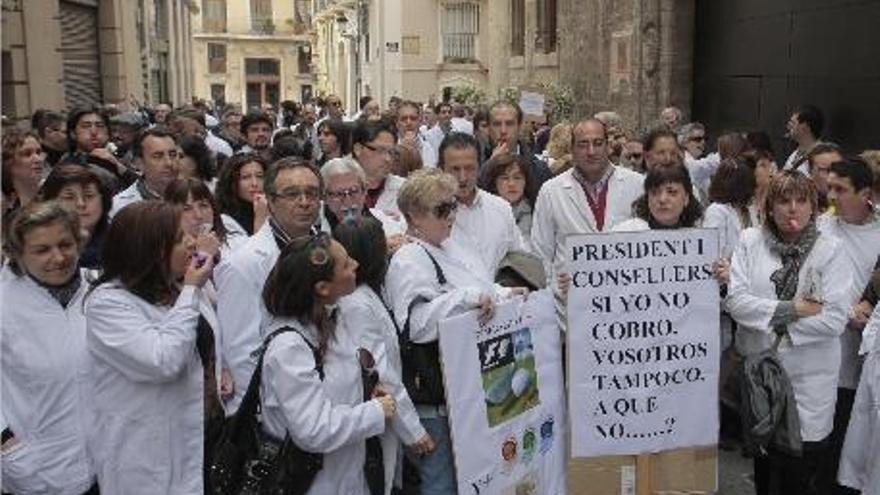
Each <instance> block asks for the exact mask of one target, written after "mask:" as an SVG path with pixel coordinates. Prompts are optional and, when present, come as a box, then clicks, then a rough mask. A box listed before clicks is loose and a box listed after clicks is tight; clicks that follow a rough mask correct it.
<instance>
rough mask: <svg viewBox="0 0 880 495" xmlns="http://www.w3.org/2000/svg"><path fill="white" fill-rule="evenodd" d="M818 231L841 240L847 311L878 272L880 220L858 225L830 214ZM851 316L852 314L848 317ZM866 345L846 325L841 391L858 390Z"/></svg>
mask: <svg viewBox="0 0 880 495" xmlns="http://www.w3.org/2000/svg"><path fill="white" fill-rule="evenodd" d="M816 225H817V227H818V228H819V230H820V231H821V232H823V233H826V234H828V235H833V236H835V237H837V238H838V239H840V248H841V249H840V253H839V255H840V256H842V257H843V258H844V259H845V260H846V263H847V269H848V270H849V271H850V274H851V275H850V276H851V278H850V280H849V283H848V287H847V289H849V292H848V299H847V304H848V306H847V310H849V308H851V307H852V306H853V305H855V304H856V303H858V302H859V300H861V298H862V292H863V291H864V290H865V286H867V285H868V282H869V280H870V278H871V274H872V273H873V272H874V265H875V264H876V263H877V257H878V256H880V217H878V216H877V215H874V216H872V218H871V220H870V221H869V222H867V223H864V224H861V225H856V224H851V223H847V222H845V221H844V220H843V218H842V217H840V216H838V215H834V214H831V213H826V214H824V215H822V216H820V217H819V219H818V221H817V222H816ZM848 314H849V313H848ZM861 343H862V330H861V329H860V330H854V329H852V328H850V327H849V325H846V327H845V328H844V331H843V334H842V335H841V336H840V378H839V380H840V382H839V383H838V386H839V387H840V388H846V389H850V390H856V389H857V388H858V386H859V375H860V374H861V370H862V358H861V357H859V347H860V346H861Z"/></svg>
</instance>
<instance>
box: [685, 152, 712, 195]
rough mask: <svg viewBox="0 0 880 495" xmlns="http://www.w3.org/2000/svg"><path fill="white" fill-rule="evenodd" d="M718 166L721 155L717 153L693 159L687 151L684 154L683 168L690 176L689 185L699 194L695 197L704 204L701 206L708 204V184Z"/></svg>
mask: <svg viewBox="0 0 880 495" xmlns="http://www.w3.org/2000/svg"><path fill="white" fill-rule="evenodd" d="M720 165H721V155H719V154H718V153H717V152H715V153H710V154H709V155H707V156H704V157H702V158H694V157H693V156H691V154H690V153H688V152H687V151H685V152H684V166H685V168H687V171H688V173H689V174H690V176H691V183H692V184H693V185H694V188H695V189H696V190H697V191H698V192H699V195H698V196H697V197H698V198H700V200H701V201H703V202H704V203H703V204H705V203H707V202H708V198H709V184H710V183H711V182H712V177H713V176H714V175H715V172H717V171H718V167H719V166H720Z"/></svg>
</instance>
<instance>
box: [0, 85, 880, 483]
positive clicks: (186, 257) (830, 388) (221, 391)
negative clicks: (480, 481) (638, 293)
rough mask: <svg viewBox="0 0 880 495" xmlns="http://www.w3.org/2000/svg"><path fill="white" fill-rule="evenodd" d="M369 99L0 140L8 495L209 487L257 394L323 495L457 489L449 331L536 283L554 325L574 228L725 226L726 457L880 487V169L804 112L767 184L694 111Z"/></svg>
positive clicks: (769, 153) (768, 150)
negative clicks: (543, 114) (552, 111)
mask: <svg viewBox="0 0 880 495" xmlns="http://www.w3.org/2000/svg"><path fill="white" fill-rule="evenodd" d="M359 103H360V105H359V108H360V111H359V112H358V113H357V114H355V115H351V116H349V115H345V114H344V111H343V105H342V101H341V99H340V98H339V97H337V96H335V95H330V96H328V97H326V98H322V99H320V100H315V101H309V102H306V103H304V104H299V103H296V102H291V101H285V102H283V103H282V104H281V105H280V107H279V108H277V109H276V108H272V107H271V106H268V107H263V108H254V109H250V110H248V111H246V112H244V113H243V112H242V111H241V110H240V109H239V108H236V107H235V106H234V105H229V106H222V107H220V106H218V107H217V108H212V107H211V106H209V105H208V104H207V103H205V102H201V101H196V102H194V103H193V104H190V105H183V106H180V107H178V108H172V107H171V106H170V105H167V104H159V105H156V106H155V107H152V108H135V109H120V108H118V107H117V106H114V105H105V106H103V107H91V108H79V109H74V110H72V111H70V112H69V113H67V114H66V115H65V114H63V113H60V112H56V111H52V110H40V111H37V112H35V113H34V115H33V118H32V122H31V129H29V130H23V129H19V128H14V127H7V128H4V130H3V139H2V193H3V195H2V199H3V203H2V211H3V230H2V235H3V252H2V255H3V270H2V274H0V290H2V298H3V311H2V326H0V332H2V364H0V366H2V377H0V381H2V404H0V409H2V410H0V413H2V415H0V420H2V421H0V427H2V429H3V437H2V491H3V492H4V493H12V494H38V493H52V494H72V495H79V494H97V493H99V492H100V493H104V494H139V493H143V494H150V495H154V494H160V493H169V494H170V493H174V494H202V493H217V491H216V490H217V487H216V486H212V484H213V483H214V481H215V480H216V477H215V475H216V470H217V469H219V468H218V464H217V463H218V462H219V461H218V460H217V458H216V457H215V451H216V448H217V445H218V444H219V443H220V441H221V439H222V438H223V437H224V434H225V432H226V430H227V426H228V425H229V424H230V419H231V418H236V417H237V415H240V414H244V413H243V412H242V411H244V410H245V409H248V410H250V409H251V408H250V407H248V408H245V407H244V405H243V404H250V402H249V401H254V400H257V401H258V404H259V410H260V418H259V419H260V425H261V431H260V434H259V438H260V449H261V450H260V451H261V452H263V451H264V450H268V451H273V452H275V451H280V450H283V449H284V448H285V447H284V445H286V442H292V444H293V445H295V446H296V447H297V448H298V449H300V450H301V451H303V452H307V453H311V454H317V455H319V456H320V457H319V458H318V459H319V463H320V464H319V466H318V469H317V472H316V473H313V474H314V477H313V478H310V479H309V483H308V487H307V488H306V489H307V491H306V492H305V493H309V494H315V495H320V494H340V493H345V494H364V495H366V494H370V495H382V494H390V493H421V494H425V495H434V494H436V495H441V494H442V495H446V494H453V493H456V487H457V484H456V481H455V467H454V461H453V446H454V447H455V448H467V442H468V439H460V438H459V439H454V440H453V439H452V438H451V437H450V433H449V422H448V411H447V408H446V396H447V394H448V393H454V391H448V390H445V389H444V384H443V376H442V371H441V366H440V361H439V351H438V344H437V341H438V323H439V322H440V321H442V320H444V319H446V318H448V317H451V316H455V315H458V314H462V313H464V312H468V311H472V310H477V311H478V312H479V317H480V319H481V320H482V321H488V320H489V319H491V318H492V316H493V314H494V310H495V307H496V305H498V304H499V303H501V302H503V301H505V300H508V299H510V298H514V297H520V296H524V295H525V296H527V294H528V293H529V292H530V291H535V290H542V289H546V290H550V291H552V292H553V293H554V294H555V296H556V297H555V305H556V310H557V314H558V322H559V328H560V331H565V329H566V328H565V327H566V317H565V315H566V309H565V306H566V293H567V288H568V286H569V284H570V277H569V276H568V275H567V273H566V264H565V259H566V254H565V251H564V250H565V243H566V237H567V236H569V235H572V234H584V233H602V232H620V231H646V230H654V229H680V228H682V229H684V228H692V227H704V228H714V229H717V230H718V232H719V236H720V237H719V239H720V245H721V252H720V256H719V259H718V261H717V262H716V263H715V264H714V265H713V272H714V275H715V277H716V279H717V281H718V286H719V291H720V294H721V299H722V303H721V322H720V325H719V326H720V336H719V338H720V339H721V342H722V349H723V350H724V352H723V354H722V356H721V357H720V359H721V369H722V373H721V378H722V379H721V383H719V401H720V402H721V408H722V426H721V432H720V437H719V442H720V443H721V444H722V446H727V445H731V444H733V445H737V442H740V441H741V442H742V444H743V445H744V446H745V447H749V448H748V449H747V454H748V455H750V456H752V457H753V458H754V482H755V489H756V493H757V494H759V495H765V494H818V495H824V494H830V493H843V494H849V493H858V492H859V490H861V491H862V492H863V493H866V494H867V493H875V494H877V493H880V337H877V334H878V333H880V310H878V311H877V312H875V307H876V305H877V300H878V296H877V294H878V293H880V210H878V209H876V208H875V200H876V199H877V198H880V151H870V150H868V151H863V152H861V153H860V155H857V154H855V153H853V152H852V151H855V150H845V149H843V148H842V147H840V146H838V145H837V144H834V143H833V142H831V141H829V140H827V139H825V138H824V135H823V127H824V125H823V124H824V117H823V114H822V112H821V111H820V110H819V109H818V108H815V107H813V106H809V105H806V106H803V107H801V108H798V109H796V110H794V111H793V112H792V114H791V115H790V120H789V121H788V125H787V129H788V132H787V137H788V138H789V139H790V140H791V141H793V143H794V144H795V145H796V147H795V150H794V151H793V152H792V153H791V155H790V156H788V158H787V159H786V160H785V161H782V160H779V161H780V162H781V163H782V165H781V166H777V160H776V158H775V157H776V156H777V155H776V153H777V151H776V150H774V149H773V148H772V145H771V139H770V137H769V136H768V134H767V133H766V132H762V131H760V130H735V131H726V132H723V133H720V134H719V135H717V136H715V139H714V140H710V136H709V134H708V129H707V128H706V126H704V125H703V124H701V123H699V122H684V121H683V113H682V112H681V111H680V110H679V109H677V108H675V107H669V108H666V109H664V110H663V112H662V113H661V114H660V115H659V116H658V119H657V122H655V123H653V124H651V125H650V126H648V127H647V128H646V129H638V130H637V129H634V128H633V127H632V123H629V122H626V121H625V119H623V118H622V117H621V116H620V115H619V114H617V113H615V112H613V111H604V112H600V113H597V114H596V115H594V116H592V117H589V118H584V119H582V120H579V121H577V122H574V123H568V122H545V123H542V124H534V123H530V122H527V121H526V119H525V118H524V115H523V112H522V110H521V109H520V107H519V106H518V105H517V104H516V103H515V102H511V101H506V100H500V101H497V102H495V103H493V104H492V105H490V106H486V107H481V106H478V107H471V106H468V105H465V104H462V103H459V102H442V103H439V104H436V105H423V104H420V103H416V102H413V101H407V100H402V99H400V98H397V97H395V98H392V99H391V100H390V101H389V102H388V104H387V106H386V107H385V108H383V106H382V105H381V102H379V101H376V100H374V99H371V98H369V97H365V98H364V99H362V101H360V102H359ZM550 118H551V119H552V116H550ZM551 124H552V125H551ZM710 142H714V143H715V151H712V152H709V143H710ZM860 151H861V150H860ZM768 355H771V356H772V357H777V358H778V359H777V360H775V361H772V362H770V364H769V365H768V364H767V361H766V359H765V358H766V357H767V356H768ZM774 363H775V364H776V365H777V368H775V376H776V377H777V378H778V377H779V376H780V375H781V376H782V377H783V379H781V380H780V379H776V380H775V381H774V380H771V379H767V378H766V375H769V374H774V369H773V368H772V366H773V364H774ZM767 366H770V367H769V368H768V367H767ZM756 370H757V371H756ZM768 370H769V371H768ZM756 375H761V376H756ZM377 377H378V378H377ZM762 379H766V380H767V381H766V382H761V381H760V380H762ZM756 381H757V382H758V383H759V386H760V384H763V385H764V386H765V388H766V390H769V392H767V393H765V394H764V395H763V397H764V403H762V404H759V405H756V404H755V403H754V402H755V401H753V400H751V399H752V398H751V397H743V394H745V393H747V392H746V391H747V390H748V388H749V386H752V387H753V388H754V386H755V382H756ZM252 385H253V386H252ZM254 393H256V394H258V398H256V396H254V395H253V394H254ZM750 408H751V409H761V408H763V409H762V410H763V411H764V413H765V418H771V419H768V421H770V425H769V426H768V425H767V424H762V425H761V426H762V427H764V428H765V430H766V429H767V428H769V430H767V431H765V432H764V433H765V434H764V435H763V436H762V437H761V438H763V441H760V440H761V438H757V437H758V436H757V435H756V434H755V432H754V431H751V430H749V427H748V426H745V427H740V425H750V424H751V423H749V422H748V421H747V420H746V419H747V418H749V417H751V414H750V411H749V409H750ZM240 410H241V411H240ZM768 411H769V412H768ZM752 412H753V413H754V414H759V413H760V411H758V412H755V411H752ZM768 431H769V433H768ZM453 444H455V445H453ZM754 447H757V448H754ZM273 449H274V450H273ZM377 463H378V464H377ZM377 465H378V466H380V468H379V471H378V472H379V474H378V475H377V474H376V470H375V469H374V468H375V466H377ZM359 466H364V469H360V468H359Z"/></svg>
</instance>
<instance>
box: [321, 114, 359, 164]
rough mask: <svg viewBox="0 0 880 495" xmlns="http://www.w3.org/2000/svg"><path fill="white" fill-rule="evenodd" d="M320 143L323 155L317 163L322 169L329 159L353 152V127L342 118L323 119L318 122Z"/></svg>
mask: <svg viewBox="0 0 880 495" xmlns="http://www.w3.org/2000/svg"><path fill="white" fill-rule="evenodd" d="M318 144H319V145H320V148H321V153H320V155H321V157H320V158H318V159H317V160H316V161H315V165H317V166H318V168H319V169H320V168H321V167H322V166H323V165H324V164H325V163H327V162H328V161H329V160H332V159H333V158H342V157H343V156H345V155H347V154H349V153H351V127H350V126H349V124H346V123H345V122H343V121H341V120H335V119H324V120H322V121H321V123H320V124H318Z"/></svg>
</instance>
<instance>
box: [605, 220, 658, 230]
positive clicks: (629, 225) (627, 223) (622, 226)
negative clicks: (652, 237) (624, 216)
mask: <svg viewBox="0 0 880 495" xmlns="http://www.w3.org/2000/svg"><path fill="white" fill-rule="evenodd" d="M646 230H651V225H649V224H648V222H646V221H645V220H644V219H641V218H639V217H635V218H630V219H629V220H624V221H623V222H620V223H619V224H617V225H615V226H614V228H612V229H611V231H612V232H644V231H646Z"/></svg>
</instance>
